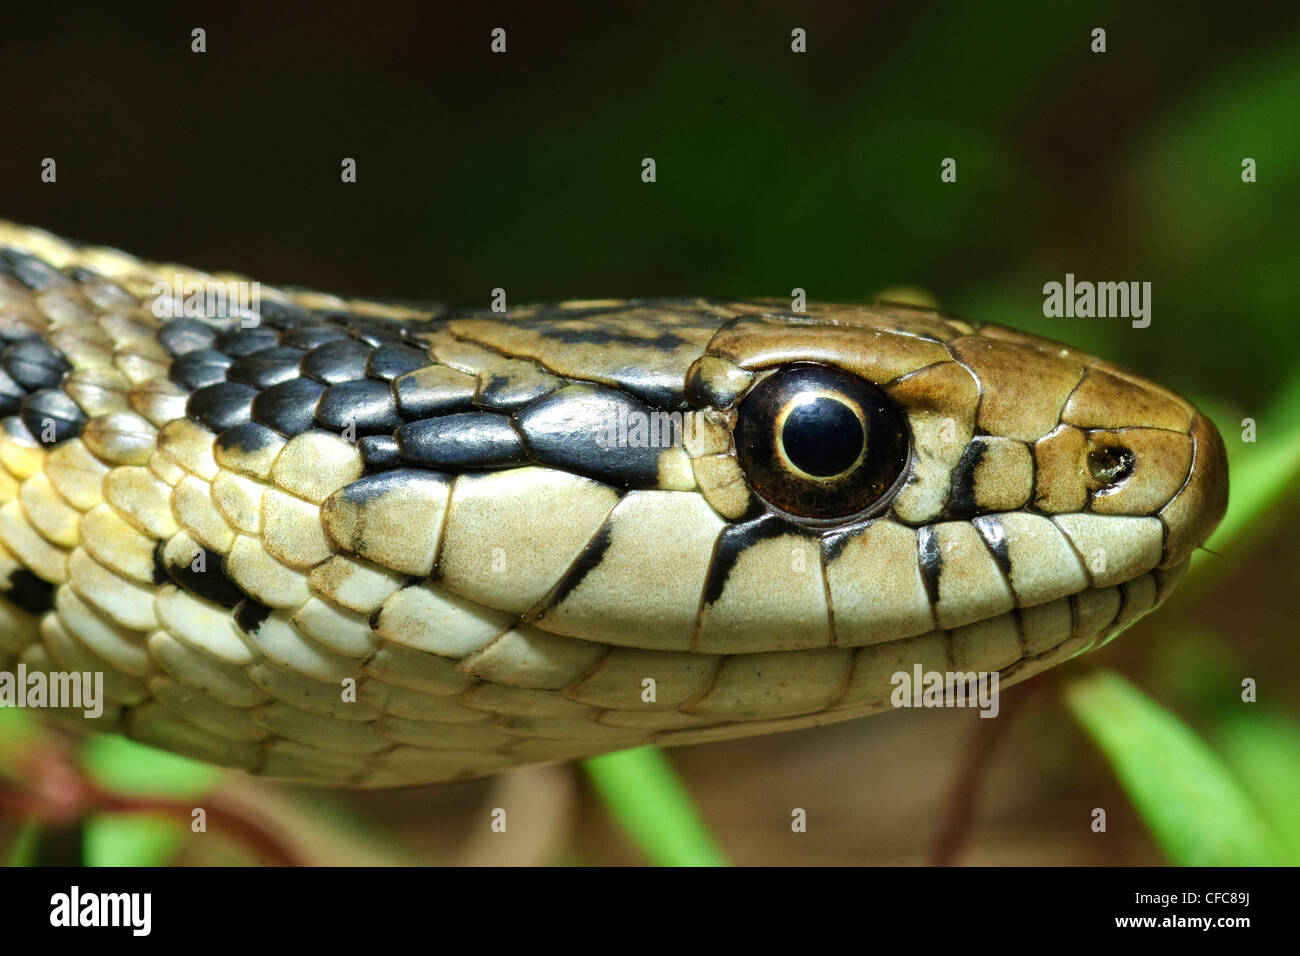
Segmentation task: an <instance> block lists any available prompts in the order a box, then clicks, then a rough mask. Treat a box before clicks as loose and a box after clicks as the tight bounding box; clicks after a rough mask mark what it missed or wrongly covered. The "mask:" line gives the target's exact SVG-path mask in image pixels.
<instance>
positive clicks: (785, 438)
mask: <svg viewBox="0 0 1300 956" xmlns="http://www.w3.org/2000/svg"><path fill="white" fill-rule="evenodd" d="M735 438H736V457H737V458H738V459H739V460H740V466H741V468H743V469H744V471H745V476H746V477H747V478H748V479H749V484H750V487H751V488H753V490H754V492H755V493H756V494H758V496H759V497H761V498H762V499H763V500H764V501H766V502H767V503H768V504H770V505H772V506H773V507H774V508H777V509H779V510H780V511H784V512H786V513H787V514H790V515H793V516H795V517H798V518H805V519H809V520H812V521H818V522H827V521H835V520H837V519H842V518H849V517H854V516H856V515H859V514H862V513H863V512H867V511H869V510H870V509H871V508H872V507H873V506H875V505H877V504H878V503H879V502H880V501H881V499H882V498H883V497H884V496H885V495H886V493H887V492H889V491H891V490H893V488H894V486H895V485H896V484H897V482H898V479H899V477H900V475H902V473H903V466H904V465H905V464H906V462H907V455H908V432H907V423H906V421H905V420H904V418H903V414H902V412H900V411H899V409H898V407H897V406H896V405H894V403H893V402H891V401H890V400H889V399H888V398H886V397H885V394H884V392H882V391H881V390H880V389H879V388H877V387H876V386H875V385H872V384H871V383H870V382H866V381H863V380H862V379H860V378H856V377H854V376H852V375H849V374H847V373H845V372H840V371H837V370H835V369H831V368H826V367H824V366H821V365H792V366H789V367H787V368H783V369H781V370H779V371H777V372H774V373H772V374H771V375H769V376H768V377H767V378H765V379H763V380H762V381H761V382H759V383H758V384H757V385H755V386H754V387H753V389H751V390H750V392H749V394H748V395H746V396H745V398H744V400H743V401H742V402H741V403H740V407H739V409H738V411H737V419H736V427H735Z"/></svg>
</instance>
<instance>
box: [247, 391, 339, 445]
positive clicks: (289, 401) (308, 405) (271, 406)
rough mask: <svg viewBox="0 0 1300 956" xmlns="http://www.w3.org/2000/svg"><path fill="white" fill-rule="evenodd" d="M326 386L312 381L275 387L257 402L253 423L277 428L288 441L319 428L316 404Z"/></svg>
mask: <svg viewBox="0 0 1300 956" xmlns="http://www.w3.org/2000/svg"><path fill="white" fill-rule="evenodd" d="M324 391H325V386H324V385H322V384H321V383H320V382H315V381H312V380H311V379H309V378H295V379H291V380H290V381H288V382H281V383H280V384H279V385H272V386H271V387H270V388H268V389H266V390H265V391H264V392H262V393H261V394H259V395H258V396H257V398H255V399H253V421H255V422H258V423H259V424H262V425H265V426H267V427H268V428H274V429H275V430H276V431H277V432H279V433H280V434H281V435H284V436H285V437H286V438H292V437H294V436H295V435H301V434H302V433H303V432H306V431H310V430H311V429H312V428H313V427H315V419H316V403H317V402H318V401H319V400H320V397H321V393H323V392H324Z"/></svg>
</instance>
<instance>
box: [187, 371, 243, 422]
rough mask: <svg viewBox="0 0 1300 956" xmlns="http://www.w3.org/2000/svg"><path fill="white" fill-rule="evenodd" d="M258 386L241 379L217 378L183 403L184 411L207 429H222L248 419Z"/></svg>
mask: <svg viewBox="0 0 1300 956" xmlns="http://www.w3.org/2000/svg"><path fill="white" fill-rule="evenodd" d="M257 394H258V393H257V389H255V388H250V387H249V386H247V385H244V384H243V383H242V382H218V383H217V384H216V385H209V386H207V387H206V388H201V389H199V390H198V391H197V392H195V393H194V394H193V395H191V396H190V398H189V401H188V402H186V403H185V414H187V415H188V416H189V417H190V418H192V419H195V420H196V421H199V422H201V423H202V424H203V425H204V426H205V427H206V428H207V429H208V430H209V431H213V432H223V431H225V430H226V429H228V428H234V427H235V426H236V425H242V424H244V422H246V421H248V420H249V415H250V414H251V406H252V404H253V399H254V398H256V397H257Z"/></svg>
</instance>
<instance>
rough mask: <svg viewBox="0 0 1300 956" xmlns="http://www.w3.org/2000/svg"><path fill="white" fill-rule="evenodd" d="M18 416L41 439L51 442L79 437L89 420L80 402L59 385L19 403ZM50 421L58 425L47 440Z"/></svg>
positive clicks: (44, 441)
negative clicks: (47, 428)
mask: <svg viewBox="0 0 1300 956" xmlns="http://www.w3.org/2000/svg"><path fill="white" fill-rule="evenodd" d="M18 417H19V418H21V419H22V421H23V424H24V425H26V426H27V430H28V431H29V432H31V433H32V435H33V436H34V437H35V438H36V439H37V440H38V441H40V442H43V443H45V444H50V445H57V444H59V443H60V442H65V441H67V440H68V439H69V438H76V437H77V436H78V435H80V434H81V429H82V427H83V426H84V425H85V424H86V415H85V413H84V412H83V411H82V410H81V408H80V407H78V405H77V403H76V402H74V401H73V400H72V399H71V398H69V397H68V395H67V394H66V393H64V392H61V391H59V389H57V388H47V389H45V390H43V391H40V392H33V393H32V394H30V395H28V396H27V397H26V398H24V399H23V400H22V402H21V403H20V405H19V407H18ZM47 425H53V426H54V433H53V436H52V439H53V440H51V441H46V435H47V432H46V430H45V429H46V426H47Z"/></svg>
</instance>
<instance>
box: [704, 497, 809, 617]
mask: <svg viewBox="0 0 1300 956" xmlns="http://www.w3.org/2000/svg"><path fill="white" fill-rule="evenodd" d="M790 531H791V527H790V525H789V524H787V523H786V522H784V521H782V520H781V519H780V518H778V517H777V516H776V515H774V514H766V515H763V517H761V518H756V519H755V520H753V521H749V522H746V523H745V524H729V525H727V526H726V527H725V528H723V529H722V534H720V535H718V543H717V544H716V545H715V546H714V548H713V561H712V562H711V563H710V564H709V579H708V581H707V582H705V585H704V603H705V604H712V603H713V602H714V601H716V600H717V599H718V598H720V597H722V592H723V591H724V590H726V587H727V578H729V577H731V569H732V568H734V567H735V566H736V561H737V560H738V559H739V558H740V554H741V552H742V551H744V550H745V549H746V548H748V547H749V546H750V545H752V544H754V543H756V542H758V541H762V540H764V539H767V538H775V537H777V536H778V535H782V534H788V533H789V532H790ZM773 586H776V582H773Z"/></svg>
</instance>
